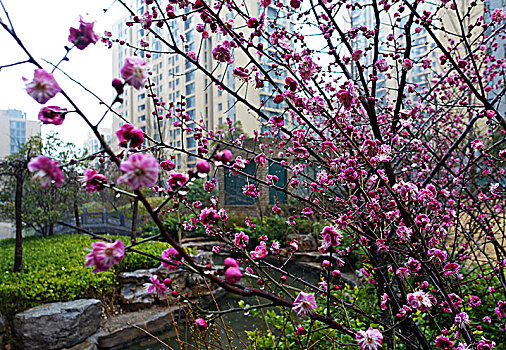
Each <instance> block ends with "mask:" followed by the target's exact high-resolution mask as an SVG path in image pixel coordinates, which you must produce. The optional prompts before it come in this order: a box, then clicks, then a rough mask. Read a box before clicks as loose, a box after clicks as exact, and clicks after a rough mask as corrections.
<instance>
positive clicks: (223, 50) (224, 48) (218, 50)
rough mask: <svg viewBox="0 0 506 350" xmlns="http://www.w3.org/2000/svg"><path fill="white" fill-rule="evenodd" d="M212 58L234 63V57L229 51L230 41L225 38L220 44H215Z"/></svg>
mask: <svg viewBox="0 0 506 350" xmlns="http://www.w3.org/2000/svg"><path fill="white" fill-rule="evenodd" d="M213 58H214V59H215V60H217V61H219V62H223V63H228V64H232V63H234V58H233V57H232V53H231V52H230V42H229V41H227V40H225V41H223V43H222V44H218V45H216V47H215V48H214V49H213Z"/></svg>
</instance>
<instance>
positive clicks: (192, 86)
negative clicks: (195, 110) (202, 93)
mask: <svg viewBox="0 0 506 350" xmlns="http://www.w3.org/2000/svg"><path fill="white" fill-rule="evenodd" d="M194 93H195V83H191V84H188V85H186V94H187V95H192V94H194ZM206 97H207V94H206ZM206 103H207V101H206Z"/></svg>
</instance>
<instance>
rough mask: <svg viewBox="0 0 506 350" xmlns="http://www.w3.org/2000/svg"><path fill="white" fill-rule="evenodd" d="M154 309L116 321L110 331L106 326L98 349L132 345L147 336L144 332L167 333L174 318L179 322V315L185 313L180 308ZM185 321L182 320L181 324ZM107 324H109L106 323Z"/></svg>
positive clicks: (122, 317) (121, 317) (99, 340)
mask: <svg viewBox="0 0 506 350" xmlns="http://www.w3.org/2000/svg"><path fill="white" fill-rule="evenodd" d="M157 310H158V309H154V310H153V311H155V312H153V313H151V312H146V313H144V314H142V313H127V314H123V315H121V316H120V317H119V319H117V320H115V321H114V327H112V329H108V328H109V327H108V325H107V324H106V325H104V329H103V330H102V331H101V334H100V335H99V336H98V347H99V348H100V349H109V348H112V347H118V346H120V345H125V344H131V343H134V342H136V341H138V340H139V339H142V338H143V337H146V336H147V334H146V332H144V331H143V330H145V331H147V332H149V333H151V334H157V333H160V332H162V331H166V330H168V329H169V328H171V327H172V325H173V322H174V321H173V318H174V319H175V320H176V322H177V320H178V315H179V314H180V313H182V314H183V315H184V311H183V310H181V309H179V308H178V307H176V308H172V309H164V310H163V311H158V312H157ZM181 321H183V320H182V319H181V320H179V322H181ZM106 323H107V322H106Z"/></svg>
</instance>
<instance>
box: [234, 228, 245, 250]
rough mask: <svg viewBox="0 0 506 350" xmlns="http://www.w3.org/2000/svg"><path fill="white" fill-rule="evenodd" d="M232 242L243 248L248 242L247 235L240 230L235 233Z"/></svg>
mask: <svg viewBox="0 0 506 350" xmlns="http://www.w3.org/2000/svg"><path fill="white" fill-rule="evenodd" d="M234 242H235V245H236V246H237V247H238V248H239V249H244V248H246V245H247V244H248V242H249V237H248V235H247V234H245V233H244V232H242V231H241V232H238V233H236V234H235V239H234Z"/></svg>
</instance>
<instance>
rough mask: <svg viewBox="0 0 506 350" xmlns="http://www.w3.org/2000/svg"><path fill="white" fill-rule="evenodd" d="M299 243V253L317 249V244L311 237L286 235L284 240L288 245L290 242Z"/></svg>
mask: <svg viewBox="0 0 506 350" xmlns="http://www.w3.org/2000/svg"><path fill="white" fill-rule="evenodd" d="M294 239H295V240H297V241H298V242H299V250H298V251H299V252H313V251H315V250H317V249H318V242H317V241H316V238H315V237H314V236H313V235H298V234H296V235H288V236H287V237H286V240H287V242H288V243H290V242H291V241H292V240H294Z"/></svg>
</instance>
